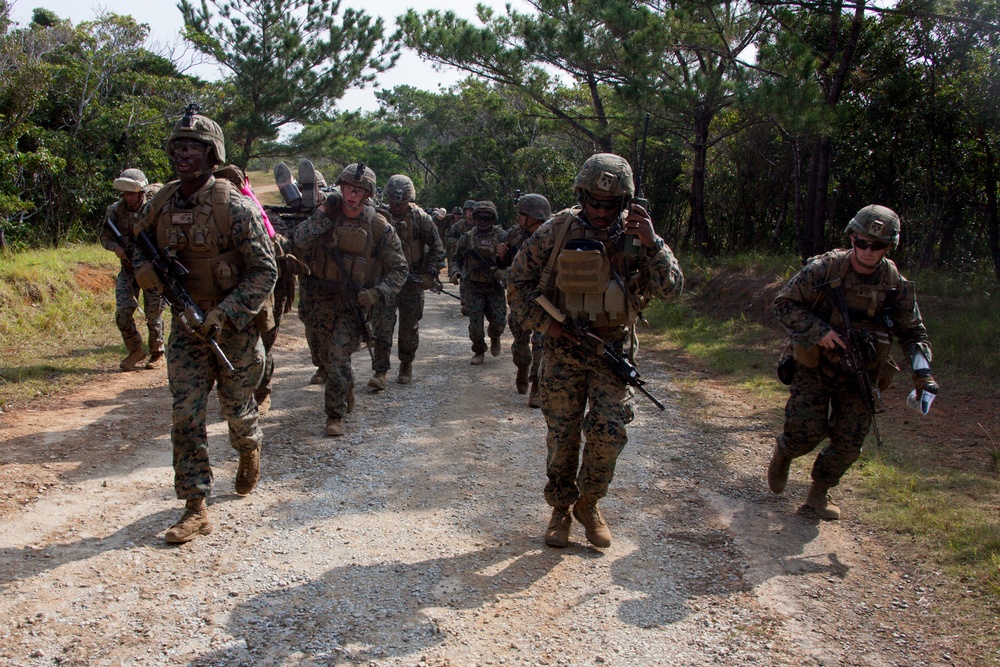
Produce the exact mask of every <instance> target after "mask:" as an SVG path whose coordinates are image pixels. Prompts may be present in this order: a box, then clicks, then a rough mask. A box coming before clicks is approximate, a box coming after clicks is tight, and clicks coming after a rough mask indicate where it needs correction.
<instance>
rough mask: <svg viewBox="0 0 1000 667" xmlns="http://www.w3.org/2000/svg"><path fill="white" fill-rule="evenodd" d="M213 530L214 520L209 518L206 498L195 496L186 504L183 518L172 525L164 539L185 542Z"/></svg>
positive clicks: (169, 542) (170, 541) (173, 542)
mask: <svg viewBox="0 0 1000 667" xmlns="http://www.w3.org/2000/svg"><path fill="white" fill-rule="evenodd" d="M211 532H212V521H211V520H210V519H209V518H208V507H207V506H206V505H205V499H204V498H194V499H192V500H189V501H187V502H186V503H185V504H184V514H183V515H182V516H181V520H180V521H178V522H177V523H175V524H174V525H173V526H171V527H170V530H168V531H167V534H166V535H164V536H163V539H164V540H166V541H167V543H168V544H184V543H185V542H190V541H191V540H193V539H194V538H196V537H198V536H199V535H208V534H209V533H211Z"/></svg>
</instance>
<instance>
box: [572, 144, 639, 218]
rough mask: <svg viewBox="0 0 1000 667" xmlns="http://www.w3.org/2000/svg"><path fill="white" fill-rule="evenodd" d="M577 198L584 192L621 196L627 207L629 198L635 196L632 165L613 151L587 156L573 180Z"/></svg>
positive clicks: (603, 195)
mask: <svg viewBox="0 0 1000 667" xmlns="http://www.w3.org/2000/svg"><path fill="white" fill-rule="evenodd" d="M573 192H574V193H575V194H576V196H577V198H578V199H579V198H580V197H582V196H583V194H584V193H588V192H589V193H590V194H591V195H594V196H597V197H606V198H613V197H619V198H621V199H622V200H623V203H622V208H625V203H626V202H627V200H629V199H631V198H632V197H634V196H635V184H634V182H633V181H632V167H630V166H629V164H628V161H627V160H625V158H623V157H620V156H618V155H614V154H613V153H596V154H594V155H591V156H590V157H589V158H587V161H586V162H584V163H583V166H582V167H580V173H579V174H577V175H576V180H575V181H574V182H573Z"/></svg>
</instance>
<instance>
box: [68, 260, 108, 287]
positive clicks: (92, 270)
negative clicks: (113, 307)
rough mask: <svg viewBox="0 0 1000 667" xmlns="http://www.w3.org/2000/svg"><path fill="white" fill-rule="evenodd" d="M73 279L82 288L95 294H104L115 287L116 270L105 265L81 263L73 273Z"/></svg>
mask: <svg viewBox="0 0 1000 667" xmlns="http://www.w3.org/2000/svg"><path fill="white" fill-rule="evenodd" d="M73 280H75V281H76V284H77V286H78V287H79V288H80V289H85V290H87V291H88V292H93V293H94V294H102V293H105V292H107V291H108V290H113V289H114V288H115V276H114V272H113V271H112V270H110V269H108V268H106V267H103V266H92V265H90V264H81V265H80V268H78V269H77V270H76V273H74V274H73Z"/></svg>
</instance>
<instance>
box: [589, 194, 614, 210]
mask: <svg viewBox="0 0 1000 667" xmlns="http://www.w3.org/2000/svg"><path fill="white" fill-rule="evenodd" d="M584 201H586V202H587V206H590V207H591V208H597V209H603V210H605V211H620V210H621V209H622V200H621V199H612V200H611V201H606V200H603V199H594V198H593V197H592V196H590V193H589V192H587V193H585V194H584Z"/></svg>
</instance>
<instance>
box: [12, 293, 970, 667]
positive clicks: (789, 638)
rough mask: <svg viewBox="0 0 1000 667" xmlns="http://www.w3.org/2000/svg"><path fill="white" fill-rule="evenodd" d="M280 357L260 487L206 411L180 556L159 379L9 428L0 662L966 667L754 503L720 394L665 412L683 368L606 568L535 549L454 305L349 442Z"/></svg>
mask: <svg viewBox="0 0 1000 667" xmlns="http://www.w3.org/2000/svg"><path fill="white" fill-rule="evenodd" d="M505 342H509V341H508V340H507V339H506V338H505ZM276 352H277V364H278V370H277V373H276V389H275V394H274V403H273V408H272V411H271V412H270V413H269V414H268V415H267V416H266V417H265V418H264V420H263V428H264V433H265V438H266V444H265V449H264V454H263V475H262V480H261V483H260V485H259V486H258V488H257V489H256V490H255V491H254V492H253V494H251V495H250V496H248V497H246V498H242V497H240V496H237V495H235V494H234V492H233V477H234V474H235V468H236V459H237V456H236V454H235V452H234V451H233V450H231V449H230V448H229V447H228V444H227V440H226V435H225V432H226V431H225V425H224V424H223V423H222V422H221V421H220V420H219V418H218V416H217V415H218V410H217V406H215V405H212V406H210V411H209V414H210V421H211V423H210V426H209V434H210V441H211V448H212V455H213V458H214V464H215V470H216V481H215V483H216V488H215V492H214V496H213V498H212V499H211V506H210V511H211V515H212V518H213V521H214V523H215V532H214V533H213V534H212V535H210V536H207V537H204V538H199V539H198V540H196V541H194V542H192V543H190V544H187V545H183V546H181V547H172V546H168V545H166V544H164V542H163V539H162V538H163V532H164V531H165V529H166V528H167V527H168V526H169V525H170V524H171V523H172V522H173V521H174V520H175V519H176V518H177V516H178V515H179V510H180V507H181V503H180V502H179V501H177V500H176V499H175V498H174V497H173V491H172V471H171V467H170V442H169V422H170V409H169V405H170V399H169V394H168V391H167V388H166V374H165V372H164V371H147V372H142V373H131V374H115V375H110V376H107V377H106V379H103V380H101V381H98V382H94V383H92V384H90V385H87V386H86V387H85V388H84V389H83V390H81V391H78V392H76V393H74V394H72V395H67V396H62V397H59V398H58V399H57V400H54V401H50V402H48V403H44V404H38V405H37V406H36V407H35V408H33V409H31V410H26V411H18V412H15V413H12V414H8V415H4V416H3V418H2V421H0V443H2V448H0V512H2V514H0V586H2V590H3V595H2V598H0V663H3V664H9V665H56V664H59V665H111V666H126V665H385V666H388V665H407V666H416V665H420V666H426V665H622V666H626V665H677V666H682V665H774V666H782V665H796V666H797V665H866V666H883V665H885V666H888V665H943V664H963V662H962V657H961V648H960V647H961V640H960V639H959V638H957V637H954V636H951V635H950V634H949V632H948V631H947V630H946V629H945V628H943V626H942V625H941V620H940V617H939V615H938V611H937V607H938V600H937V598H936V593H935V586H936V584H935V583H933V582H931V581H928V580H925V579H919V578H918V577H917V576H916V574H915V573H913V572H912V571H911V570H909V569H908V567H907V566H906V564H903V563H897V562H895V561H894V560H893V558H892V556H891V554H886V553H883V552H882V551H881V550H880V549H879V547H878V546H877V545H876V544H873V542H872V541H871V540H870V539H869V538H868V537H866V536H865V535H862V534H858V533H859V532H860V531H858V530H857V526H856V525H854V524H852V523H851V522H850V520H849V519H846V520H844V521H842V522H840V523H839V524H837V523H834V524H829V523H827V524H823V525H818V524H817V523H816V522H815V521H812V520H808V519H805V518H803V517H800V516H797V515H796V514H795V509H796V507H797V505H798V502H799V501H800V499H801V497H802V496H803V495H804V491H805V480H804V479H802V478H801V477H799V478H796V479H793V481H792V482H791V483H790V485H789V490H788V491H787V492H786V496H783V497H774V496H771V495H769V494H768V493H767V491H766V488H765V486H764V483H763V480H762V475H763V469H764V465H765V463H766V460H767V457H768V454H769V452H770V443H771V442H773V440H772V439H771V438H772V434H771V433H769V432H767V431H766V430H765V429H763V427H762V425H761V424H760V423H759V422H758V421H756V420H755V419H754V418H753V417H747V416H746V415H747V414H750V413H749V412H747V411H745V410H744V409H743V408H744V406H741V405H734V404H732V403H731V402H727V400H726V397H718V398H719V400H718V401H715V402H712V403H710V404H709V405H708V407H705V406H701V407H699V408H698V409H697V410H689V411H685V410H682V409H681V407H680V406H679V403H678V401H677V400H676V398H677V397H676V391H675V389H674V388H673V387H672V385H671V384H670V382H669V380H670V377H671V373H672V371H673V370H675V369H676V368H677V367H678V364H679V362H678V361H676V360H672V359H670V358H667V357H664V358H661V359H657V358H656V357H655V356H654V355H652V354H645V355H643V356H642V357H641V359H640V361H641V363H642V368H643V372H644V375H645V376H646V377H647V378H649V379H650V388H651V389H652V391H653V392H654V393H655V394H657V395H658V396H660V397H661V398H662V399H663V400H664V401H665V402H666V403H667V404H668V410H667V412H666V413H660V412H659V411H658V410H656V409H655V408H654V407H652V406H651V405H650V404H649V403H648V402H646V401H644V400H643V399H641V397H640V398H638V399H637V406H638V409H637V413H638V416H637V419H636V422H635V423H634V424H633V425H632V426H631V427H630V430H629V432H630V438H631V442H630V445H629V446H628V448H627V449H626V451H625V453H624V454H623V455H622V457H621V459H620V460H619V464H618V474H617V477H616V479H615V482H614V484H613V485H612V492H611V495H610V496H609V498H607V499H606V501H604V502H603V503H602V507H603V508H604V513H605V516H606V517H607V519H608V521H609V523H610V525H611V527H612V530H613V533H614V544H613V545H612V547H611V548H609V549H607V550H604V551H603V552H602V551H598V550H596V549H593V548H591V547H589V546H588V545H587V544H586V542H585V541H584V540H583V536H582V530H581V528H580V527H579V526H578V525H577V526H574V532H573V535H572V537H571V539H572V543H571V545H570V546H569V547H568V548H566V549H563V550H555V549H549V548H546V547H544V546H543V545H542V542H541V533H542V530H543V528H544V526H545V523H546V521H547V518H548V513H549V510H548V508H547V507H546V506H545V504H544V502H543V500H542V493H541V490H542V486H543V483H544V457H545V446H544V423H543V420H542V418H541V415H540V413H539V411H537V410H531V409H530V408H528V407H527V405H526V400H525V398H526V397H524V396H520V395H518V394H517V393H516V392H515V390H514V386H513V384H514V382H513V380H514V366H513V364H512V363H511V361H510V355H509V351H508V350H507V349H506V346H505V350H504V354H503V355H502V356H501V357H499V358H491V357H487V360H486V364H485V365H483V366H479V367H473V366H470V365H469V358H470V356H471V353H470V351H469V343H468V339H467V334H466V324H465V320H464V318H462V317H461V316H460V315H459V313H458V308H457V302H455V301H452V300H450V299H448V298H447V297H445V296H441V295H433V294H429V295H428V307H427V313H426V316H425V320H424V322H423V326H422V338H421V347H420V351H419V353H418V357H417V361H416V363H415V365H414V382H413V384H411V385H406V386H403V385H398V384H396V383H394V382H392V383H390V386H389V388H388V390H386V391H384V392H381V393H378V394H374V393H369V391H368V390H367V389H364V390H362V391H361V392H359V396H358V405H357V408H356V409H355V411H354V413H353V414H351V415H350V416H349V417H348V419H347V422H346V425H347V429H348V434H347V435H346V436H345V437H343V438H337V439H333V438H326V437H323V435H322V433H323V425H324V417H323V411H322V394H321V392H320V388H319V387H314V386H310V385H309V384H308V379H309V377H310V375H311V374H312V368H311V366H310V364H309V361H308V352H307V350H306V347H305V343H304V339H303V337H302V330H301V326H300V324H299V322H298V320H297V318H296V317H295V316H294V313H293V314H290V315H289V316H287V317H286V322H285V324H284V326H283V331H282V334H281V336H280V337H279V339H278V347H277V349H276ZM354 364H355V372H356V373H357V375H358V377H359V379H360V380H361V385H362V386H364V382H365V381H366V380H367V378H368V377H370V367H369V360H368V357H367V355H366V354H364V353H363V352H362V353H358V354H357V355H355V357H354ZM394 364H395V361H394ZM394 377H395V368H394V369H393V371H392V372H390V378H391V379H394Z"/></svg>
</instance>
